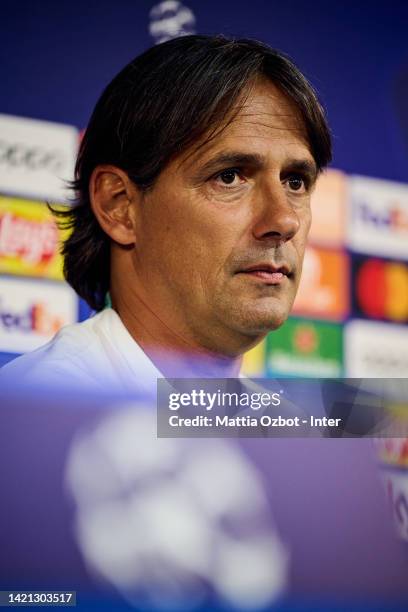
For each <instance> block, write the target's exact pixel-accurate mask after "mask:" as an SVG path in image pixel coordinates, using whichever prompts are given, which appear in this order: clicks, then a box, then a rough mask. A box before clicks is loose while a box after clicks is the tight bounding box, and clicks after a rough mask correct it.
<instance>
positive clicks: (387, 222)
mask: <svg viewBox="0 0 408 612" xmlns="http://www.w3.org/2000/svg"><path fill="white" fill-rule="evenodd" d="M359 215H360V218H361V220H362V221H363V222H365V223H371V224H372V225H375V226H376V227H377V228H379V229H381V228H386V229H390V230H392V231H397V232H407V233H408V212H405V211H404V210H403V209H402V208H400V206H399V203H398V202H393V203H392V205H391V207H390V208H388V209H383V210H380V211H378V210H375V209H374V208H373V207H372V206H370V204H369V203H368V202H362V203H361V204H360V205H359Z"/></svg>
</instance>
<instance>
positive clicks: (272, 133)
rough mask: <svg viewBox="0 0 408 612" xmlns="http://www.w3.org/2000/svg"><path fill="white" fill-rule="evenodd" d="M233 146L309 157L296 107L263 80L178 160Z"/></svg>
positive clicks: (270, 154) (268, 154)
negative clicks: (211, 130) (221, 121)
mask: <svg viewBox="0 0 408 612" xmlns="http://www.w3.org/2000/svg"><path fill="white" fill-rule="evenodd" d="M237 146H238V147H240V148H242V149H243V150H245V151H246V152H248V153H251V152H253V153H257V154H261V155H264V156H266V157H274V156H279V155H283V156H284V155H286V154H288V155H293V154H295V155H300V156H302V157H305V158H310V159H311V160H313V156H312V155H311V153H310V147H309V143H308V139H307V135H306V128H305V124H304V121H303V118H302V116H301V113H300V111H299V109H298V108H297V107H296V104H295V103H294V102H293V101H292V100H291V99H290V98H289V97H288V96H286V95H285V94H284V93H282V92H281V91H280V90H279V89H278V88H277V87H276V86H275V85H274V84H273V83H271V82H270V81H268V80H266V79H262V80H259V81H258V82H257V83H256V84H255V85H254V86H253V88H252V89H251V91H250V92H249V94H247V95H246V96H245V97H243V98H241V100H240V101H239V102H238V104H237V105H236V106H235V108H233V109H232V111H231V112H230V113H229V115H228V117H227V118H226V119H225V121H224V122H223V123H222V124H221V125H219V126H217V127H216V128H215V129H214V130H213V132H211V133H207V134H205V135H204V136H203V137H202V138H201V139H200V140H199V141H198V142H196V143H194V144H193V145H192V146H191V147H190V148H189V149H188V150H187V151H186V152H185V154H182V156H181V158H180V162H181V164H182V165H183V166H184V165H187V166H190V165H191V164H195V163H197V162H200V161H202V160H203V159H204V158H208V157H211V156H212V155H213V154H215V153H217V152H218V151H220V150H223V149H229V148H234V149H236V148H237Z"/></svg>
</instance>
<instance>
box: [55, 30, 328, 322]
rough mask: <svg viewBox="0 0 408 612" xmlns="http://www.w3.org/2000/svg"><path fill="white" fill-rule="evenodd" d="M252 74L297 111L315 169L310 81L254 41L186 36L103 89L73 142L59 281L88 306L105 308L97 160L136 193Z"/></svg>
mask: <svg viewBox="0 0 408 612" xmlns="http://www.w3.org/2000/svg"><path fill="white" fill-rule="evenodd" d="M257 76H264V77H266V78H268V79H270V80H271V81H272V82H273V83H274V84H275V85H276V86H277V87H279V88H280V89H281V91H282V92H284V93H285V94H286V95H287V96H288V97H289V98H290V99H291V100H293V102H294V103H295V104H296V106H297V108H298V109H299V113H300V115H301V116H302V118H303V121H304V125H305V130H306V136H307V139H308V142H309V146H310V151H311V153H312V155H313V157H314V159H315V162H316V164H317V167H318V169H319V170H321V169H322V168H323V167H324V166H326V165H327V164H328V162H329V161H330V159H331V140H330V132H329V129H328V126H327V122H326V119H325V116H324V112H323V110H322V107H321V106H320V104H319V102H318V99H317V97H316V94H315V92H314V90H313V89H312V87H311V85H310V84H309V83H308V81H307V80H306V79H305V77H304V76H303V75H302V74H301V73H300V72H299V70H298V69H297V68H296V66H295V65H294V64H293V63H292V62H291V61H290V60H289V59H288V58H287V57H285V56H284V55H282V54H281V53H279V52H277V51H275V50H273V49H271V48H270V47H268V46H267V45H265V44H263V43H260V42H257V41H254V40H246V39H240V40H228V39H226V38H224V37H221V36H217V37H208V36H185V37H181V38H176V39H173V40H170V41H167V42H165V43H162V44H160V45H157V46H155V47H152V48H151V49H149V50H148V51H146V52H145V53H143V54H142V55H140V56H138V57H136V58H135V59H134V60H133V61H132V62H130V64H128V65H127V66H126V67H125V68H124V69H123V70H122V71H121V72H120V73H119V74H118V75H117V76H116V77H115V78H114V79H113V81H112V82H111V83H110V84H109V85H108V86H107V88H106V89H105V91H104V92H103V94H102V96H101V97H100V99H99V101H98V103H97V104H96V107H95V110H94V112H93V113H92V117H91V119H90V122H89V125H88V127H87V130H86V132H85V135H84V138H83V140H82V143H81V146H80V150H79V154H78V159H77V163H76V168H75V181H74V183H73V187H74V189H75V192H76V196H77V199H76V201H75V203H74V206H73V207H72V208H70V209H67V211H66V212H65V213H62V214H61V213H57V215H58V216H59V217H60V218H62V225H63V226H65V227H69V228H71V229H72V231H71V233H70V236H69V237H68V239H67V240H66V241H65V242H64V245H63V249H62V253H63V255H64V256H65V260H64V275H65V278H66V280H67V281H68V283H69V284H70V285H71V286H72V287H73V288H74V289H75V291H76V292H77V293H78V294H79V295H80V296H81V297H82V298H84V299H85V300H86V302H88V304H89V305H90V306H91V308H94V309H95V310H101V309H102V308H103V307H104V304H105V299H106V294H107V292H108V291H109V281H110V239H109V237H108V236H107V235H106V234H105V233H104V232H103V230H102V229H101V228H100V226H99V224H98V222H97V220H96V218H95V216H94V214H93V212H92V209H91V206H90V201H89V180H90V177H91V174H92V171H93V170H94V168H95V167H96V166H97V165H99V164H113V165H115V166H118V167H119V168H121V169H122V170H124V171H126V172H127V174H128V176H129V178H130V179H131V180H132V181H134V182H135V183H136V184H137V185H138V186H139V187H140V188H141V189H147V188H149V187H150V186H151V185H153V183H154V181H155V179H156V178H157V176H158V175H159V174H160V172H161V171H162V170H163V169H164V167H165V166H166V164H167V163H168V162H169V160H170V158H172V157H174V156H175V155H178V154H179V153H181V152H183V151H185V150H186V148H188V147H189V145H191V144H192V143H193V142H194V141H196V140H197V139H198V138H200V137H202V136H203V135H204V134H207V133H209V132H213V133H214V130H216V129H217V128H219V127H221V126H222V124H223V123H225V119H226V118H227V117H228V114H229V113H231V111H232V109H233V108H234V105H236V103H237V102H238V101H239V99H240V98H241V97H242V94H243V93H246V90H247V89H248V87H249V86H250V85H251V84H252V83H253V82H254V79H255V78H256V77H257Z"/></svg>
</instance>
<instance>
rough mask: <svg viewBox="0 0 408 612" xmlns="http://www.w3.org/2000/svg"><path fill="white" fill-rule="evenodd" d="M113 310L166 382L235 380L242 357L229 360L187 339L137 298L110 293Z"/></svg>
mask: <svg viewBox="0 0 408 612" xmlns="http://www.w3.org/2000/svg"><path fill="white" fill-rule="evenodd" d="M111 297H112V307H113V308H114V310H116V312H117V313H118V315H119V316H120V318H121V320H122V322H123V324H124V325H125V327H126V329H127V330H128V332H129V333H130V335H131V336H132V337H133V338H134V340H135V341H136V342H137V343H138V344H139V346H141V348H142V349H143V351H144V352H145V353H146V355H147V356H148V357H149V358H150V360H151V361H152V362H153V363H154V365H155V366H156V367H157V368H158V370H160V372H161V373H162V374H163V376H165V377H166V378H235V377H237V376H238V375H239V371H240V367H241V362H242V357H241V355H238V356H236V357H230V356H226V355H223V354H220V353H218V352H216V351H212V350H210V349H208V348H205V347H203V346H201V345H200V344H199V343H198V342H194V341H193V340H190V339H186V338H185V337H184V336H183V335H181V334H179V333H177V332H176V331H175V330H174V329H173V328H172V327H170V326H169V325H168V324H167V323H166V322H164V321H163V320H162V319H161V318H160V316H159V315H158V314H157V313H156V312H155V311H154V310H153V309H152V308H151V307H150V306H149V305H148V304H147V303H146V302H145V301H144V300H143V299H142V298H141V297H140V296H138V295H137V294H136V295H135V294H132V299H131V300H130V299H129V300H127V299H126V298H125V297H124V296H120V295H116V294H115V291H112V293H111Z"/></svg>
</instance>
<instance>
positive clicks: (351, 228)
mask: <svg viewBox="0 0 408 612" xmlns="http://www.w3.org/2000/svg"><path fill="white" fill-rule="evenodd" d="M348 245H349V246H350V248H351V249H352V250H353V251H356V252H357V253H367V254H370V255H379V256H384V257H395V258H397V259H399V258H401V259H408V185H404V184H402V183H393V182H391V181H383V180H380V179H373V178H365V177H360V176H356V177H352V178H351V179H350V210H349V220H348Z"/></svg>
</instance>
